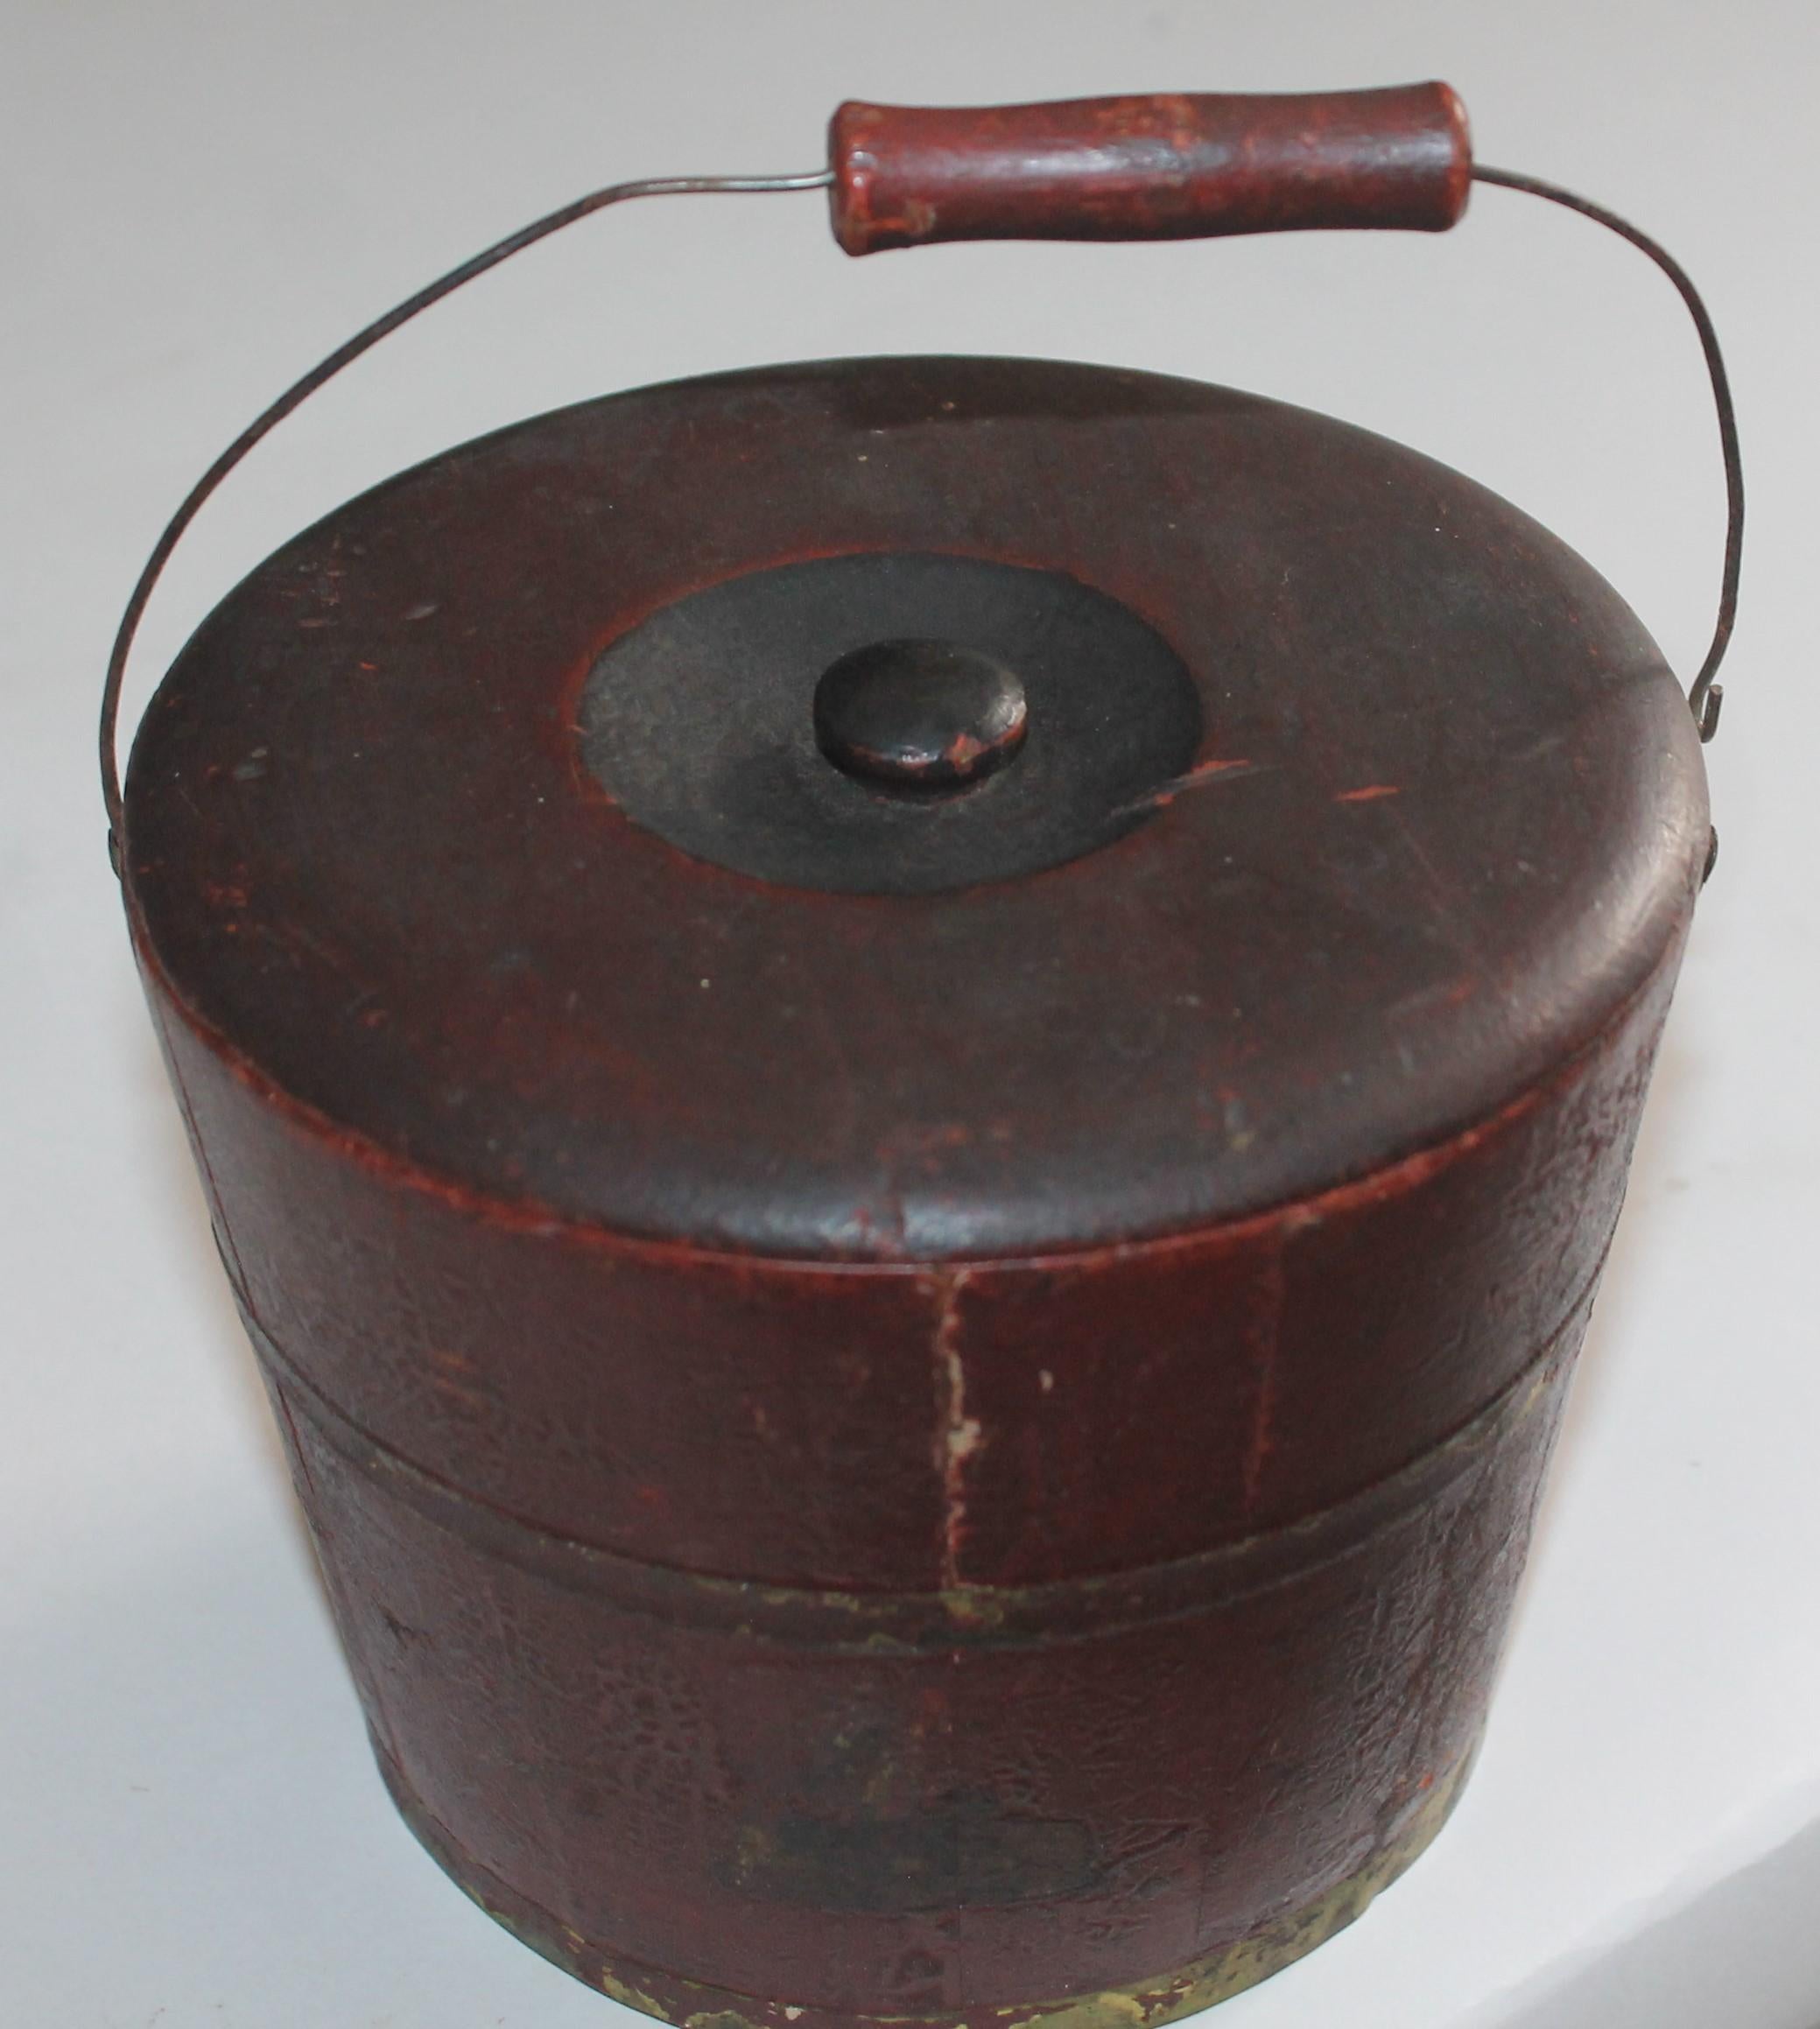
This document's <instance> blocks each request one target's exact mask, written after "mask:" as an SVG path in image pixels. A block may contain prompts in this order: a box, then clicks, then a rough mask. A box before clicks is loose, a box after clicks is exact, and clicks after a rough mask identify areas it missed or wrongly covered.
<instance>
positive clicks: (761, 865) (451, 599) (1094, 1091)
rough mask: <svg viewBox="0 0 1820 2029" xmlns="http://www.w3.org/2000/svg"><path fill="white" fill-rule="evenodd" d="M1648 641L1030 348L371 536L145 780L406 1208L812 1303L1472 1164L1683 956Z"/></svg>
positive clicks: (1460, 536)
mask: <svg viewBox="0 0 1820 2029" xmlns="http://www.w3.org/2000/svg"><path fill="white" fill-rule="evenodd" d="M1706 840H1707V829H1706V814H1705V791H1704V775H1703V770H1702V767H1701V762H1700V757H1699V748H1698V742H1697V736H1696V734H1695V730H1694V727H1693V724H1692V721H1691V720H1690V715H1689V713H1688V710H1687V706H1686V704H1685V702H1684V700H1683V697H1682V694H1681V692H1680V691H1679V689H1678V688H1677V686H1676V684H1675V682H1674V679H1673V678H1672V677H1671V676H1670V674H1669V670H1668V669H1667V667H1666V666H1665V664H1664V663H1663V660H1662V656H1661V654H1660V652H1659V651H1658V650H1657V649H1656V648H1655V644H1654V643H1653V642H1651V641H1650V639H1649V637H1648V635H1647V633H1646V632H1645V631H1644V629H1643V628H1642V627H1641V624H1640V623H1639V622H1638V621H1637V620H1636V619H1635V617H1634V615H1633V614H1631V613H1630V611H1629V610H1628V608H1627V607H1626V606H1625V605H1624V604H1623V602H1622V601H1621V600H1620V599H1619V598H1618V596H1617V594H1616V593H1613V591H1612V589H1611V588H1610V587H1609V586H1607V585H1606V583H1605V582H1604V580H1603V579H1601V578H1599V575H1598V574H1597V573H1596V572H1593V571H1592V568H1591V567H1590V566H1589V565H1586V564H1585V562H1584V561H1583V560H1582V559H1581V558H1578V557H1577V556H1576V555H1575V554H1574V553H1573V552H1572V551H1570V550H1568V549H1567V548H1566V547H1564V545H1563V544H1561V543H1559V542H1558V541H1556V539H1555V538H1554V537H1550V536H1549V534H1548V533H1547V532H1546V531H1544V530H1542V529H1541V528H1539V527H1538V526H1537V525H1536V524H1535V523H1533V522H1532V521H1530V520H1529V519H1528V517H1526V516H1523V515H1522V514H1521V513H1519V512H1518V511H1517V510H1516V509H1514V508H1512V507H1510V506H1509V505H1508V504H1507V503H1506V502H1503V501H1501V500H1500V499H1498V498H1497V497H1496V496H1494V495H1492V494H1489V493H1487V492H1486V491H1485V490H1484V489H1483V488H1479V487H1478V486H1475V485H1473V484H1472V483H1471V482H1470V481H1465V480H1464V479H1462V478H1461V477H1460V476H1459V475H1458V474H1455V473H1452V472H1451V471H1449V470H1447V469H1446V468H1444V467H1441V466H1439V465H1437V464H1435V463H1433V462H1432V461H1430V460H1427V459H1424V458H1422V457H1420V456H1418V455H1416V454H1415V453H1411V452H1409V451H1407V450H1404V449H1402V448H1401V447H1399V446H1395V445H1392V444H1390V443H1388V442H1386V441H1385V440H1383V439H1380V438H1377V437H1374V436H1371V435H1369V434H1367V433H1366V432H1361V431H1359V430H1355V429H1352V428H1350V427H1348V426H1346V425H1341V424H1339V423H1335V422H1333V421H1331V420H1329V419H1326V418H1321V417H1318V416H1315V415H1312V414H1310V413H1308V412H1306V411H1301V410H1297V409H1293V408H1289V407H1286V406H1283V405H1281V404H1275V403H1270V402H1266V401H1262V400H1259V399H1256V398H1254V397H1248V396H1244V395H1240V394H1235V393H1233V392H1231V391H1229V390H1224V389H1219V388H1215V387H1210V386H1205V385H1202V384H1199V383H1192V382H1186V381H1180V380H1172V379H1166V378H1162V377H1159V376H1150V375H1143V374H1137V373H1128V372H1114V371H1111V370H1107V369H1097V368H1090V367H1082V366H1074V365H1064V364H1055V363H1042V362H1027V361H1010V360H974V359H904V360H863V361H848V362H830V363H823V364H815V365H807V366H798V367H790V368H772V369H760V370H756V371H752V372H748V373H741V374H734V375H727V376H717V377H714V378H711V379H706V380H699V381H693V382H687V383H672V384H669V385H664V386H660V387H657V388H651V389H646V390H640V391H637V392H635V393H632V394H627V395H620V396H615V397H609V398H607V399H604V400H601V401H598V402H593V403H589V404H584V405H583V406H580V407H579V408H574V409H570V410H566V411H559V412H558V413H556V414H553V415H550V416H545V417H542V418H538V419H536V420H533V421H531V422H529V423H525V424H522V425H517V426H516V427H514V428H512V429H509V430H506V431H503V432H500V433H498V434H496V435H495V436H492V437H489V438H486V439H481V441H479V442H477V443H474V444H471V445H467V446H463V447H461V448H460V449H458V450H455V451H453V452H450V453H446V454H445V455H444V456H442V457H439V458H438V459H435V460H432V461H431V462H430V463H428V464H426V465H424V466H421V467H418V468H417V469H416V470H414V471H411V472H409V473H406V474H403V475H401V476H400V477H398V478H396V479H394V480H392V481H389V482H387V483H386V484H385V485H383V486H381V487H379V488H376V489H375V490H374V491H373V492H371V493H369V494H367V495H363V496H362V498H361V499H359V500H356V501H355V502H352V503H350V504H349V505H348V506H347V507H344V508H342V509H339V510H338V511H337V512H335V513H334V514H333V515H331V516H328V517H327V519H326V520H324V521H322V522H320V523H318V524H317V525H316V526H315V527H314V528H313V529H311V530H308V531H307V532H306V533H305V534H304V535H302V536H300V537H298V538H297V539H296V540H295V541H293V542H292V543H291V544H287V545H286V546H285V548H284V549H283V550H281V551H279V552H278V554H277V555H276V556H274V557H273V558H271V559H270V560H269V561H268V562H266V563H265V564H264V565H261V566H260V567H259V568H258V569H257V570H256V571H255V572H253V573H252V574H251V575H250V576H249V578H248V579H246V580H245V581H244V582H243V583H242V585H241V586H239V588H238V589H237V590H236V591H235V592H234V593H232V594H231V595H230V596H229V598H228V599H227V600H225V601H224V602H223V603H222V605H221V607H218V608H217V609H216V611H215V612H214V614H212V615H211V616H210V617H209V619H208V620H207V621H206V622H205V623H204V625H203V626H202V628H200V630H199V631H198V633H197V635H195V637H194V638H193V640H192V642H190V644H189V645H188V647H187V648H186V649H185V651H184V653H183V654H182V656H180V657H179V660H178V662H177V663H176V664H175V665H174V667H173V668H172V671H171V673H170V674H169V676H168V677H167V678H165V682H164V684H163V685H162V686H161V688H160V690H159V692H158V696H157V698H156V699H155V700H154V702H153V705H152V706H151V710H150V712H149V713H148V714H147V717H146V719H145V721H144V726H143V727H142V729H141V731H140V734H139V736H138V738H137V741H136V743H135V747H134V750H133V755H132V762H131V767H130V772H129V777H128V783H127V791H126V830H125V856H124V857H125V878H126V883H127V891H128V897H129V905H130V909H131V911H132V914H133V918H134V923H135V926H136V930H137V934H138V937H139V942H140V947H141V951H142V954H143V956H144V960H145V962H146V963H147V964H148V965H150V966H151V967H152V968H153V969H154V971H155V972H156V973H157V974H158V976H159V977H160V978H161V979H162V981H163V982H164V984H165V986H166V987H167V988H168V990H169V992H170V993H171V994H172V996H173V998H174V999H175V1000H176V1001H177V1002H178V1004H179V1007H181V1008H182V1009H184V1010H185V1012H186V1014H187V1015H188V1016H189V1017H190V1018H191V1019H192V1020H193V1021H194V1022H196V1023H197V1024H198V1025H199V1026H200V1028H201V1029H204V1030H205V1031H206V1032H207V1033H208V1034H210V1035H211V1036H212V1037H213V1038H214V1040H215V1042H216V1043H217V1046H218V1047H220V1048H221V1049H222V1050H225V1051H228V1052H229V1053H230V1054H232V1055H233V1056H234V1057H235V1059H236V1060H237V1061H238V1062H240V1063H241V1064H242V1065H243V1066H244V1068H245V1069H246V1070H247V1071H248V1073H249V1075H250V1076H252V1077H254V1078H256V1079H257V1080H260V1081H263V1082H264V1084H266V1085H268V1086H269V1087H270V1089H271V1090H272V1091H273V1092H275V1093H277V1094H279V1095H282V1097H283V1098H284V1099H285V1101H286V1102H287V1103H289V1104H291V1105H292V1106H294V1107H295V1108H297V1109H299V1111H300V1112H301V1113H303V1114H305V1115H307V1116H309V1117H312V1118H314V1119H315V1120H319V1121H320V1122H323V1123H327V1124H329V1125H331V1126H332V1127H333V1128H334V1131H335V1132H336V1133H337V1134H341V1135H342V1136H352V1137H354V1138H355V1141H356V1142H357V1143H358V1144H360V1145H363V1146H365V1147H366V1148H368V1149H369V1151H370V1152H371V1153H372V1155H373V1156H374V1158H375V1159H376V1160H381V1161H385V1162H392V1163H396V1164H401V1165H404V1166H407V1167H408V1168H410V1169H413V1170H416V1171H418V1172H421V1173H422V1174H423V1175H425V1176H427V1177H428V1178H430V1179H432V1180H436V1181H439V1182H442V1183H453V1184H456V1185H458V1186H460V1187H461V1188H463V1189H465V1190H470V1191H473V1192H476V1193H479V1194H481V1195H482V1196H485V1197H492V1198H499V1199H506V1200H509V1201H511V1202H513V1203H514V1204H520V1205H523V1206H527V1207H530V1208H534V1209H538V1210H541V1211H547V1212H548V1213H549V1214H550V1215H552V1217H556V1218H568V1219H574V1220H579V1221H583V1222H588V1223H593V1224H597V1225H605V1226H608V1227H610V1228H613V1229H615V1230H619V1231H622V1232H631V1233H638V1234H643V1235H648V1236H657V1237H663V1238H667V1239H677V1240H684V1241H687V1242H691V1243H693V1244H696V1245H700V1246H716V1247H727V1248H734V1249H754V1250H759V1251H763V1252H769V1253H784V1254H792V1255H802V1256H805V1257H829V1256H833V1257H840V1256H852V1257H860V1258H866V1257H871V1258H881V1259H891V1258H897V1257H910V1258H923V1259H928V1258H941V1257H955V1256H965V1257H973V1258H978V1257H987V1256H992V1255H994V1254H1006V1253H1018V1254H1024V1253H1041V1252H1047V1251H1051V1250H1065V1249H1068V1248H1072V1247H1079V1246H1092V1245H1098V1244H1102V1243H1105V1242H1107V1241H1114V1240H1121V1239H1132V1238H1137V1237H1142V1236H1146V1235H1150V1234H1156V1233H1162V1232H1172V1231H1181V1230H1187V1229H1191V1228H1195V1227H1199V1226H1204V1225H1209V1224H1212V1223H1216V1222H1219V1221H1221V1220H1224V1219H1226V1218H1231V1217H1233V1216H1236V1215H1240V1214H1243V1213H1247V1212H1250V1211H1257V1210H1260V1209H1262V1208H1265V1207H1267V1206H1268V1205H1271V1204H1279V1203H1282V1202H1286V1201H1289V1200H1292V1199H1295V1198H1297V1197H1304V1196H1305V1195H1308V1194H1309V1193H1311V1192H1312V1191H1314V1190H1320V1189H1323V1188H1325V1187H1327V1186H1330V1185H1332V1184H1333V1183H1338V1182H1341V1181H1344V1180H1345V1179H1346V1178H1349V1177H1353V1176H1360V1175H1362V1174H1365V1173H1367V1172H1368V1171H1370V1170H1372V1169H1375V1168H1377V1167H1379V1166H1381V1165H1382V1164H1383V1163H1385V1162H1389V1161H1393V1160H1395V1159H1397V1158H1399V1157H1401V1156H1403V1155H1408V1154H1409V1153H1412V1152H1413V1151H1415V1150H1416V1149H1418V1148H1423V1147H1425V1146H1428V1145H1430V1144H1431V1143H1433V1142H1435V1141H1438V1140H1440V1139H1443V1138H1444V1137H1445V1136H1447V1135H1449V1134H1452V1133H1454V1132H1456V1131H1457V1130H1458V1129H1459V1128H1460V1127H1463V1126H1465V1125H1467V1124H1469V1123H1471V1122H1472V1121H1473V1120H1479V1119H1481V1118H1483V1117H1484V1116H1485V1115H1486V1114H1487V1113H1490V1112H1492V1111H1493V1110H1495V1109H1496V1108H1497V1107H1498V1106H1500V1105H1502V1104H1504V1103H1505V1102H1507V1100H1509V1099H1512V1098H1514V1096H1516V1095H1517V1094H1518V1093H1519V1092H1521V1091H1522V1090H1523V1089H1524V1088H1525V1087H1526V1086H1527V1085H1528V1084H1530V1083H1531V1082H1533V1081H1534V1080H1535V1078H1537V1077H1538V1076H1540V1075H1542V1074H1543V1073H1544V1072H1545V1071H1547V1070H1548V1069H1549V1067H1550V1066H1551V1065H1554V1064H1558V1063H1559V1062H1560V1061H1562V1060H1563V1059H1564V1058H1565V1057H1567V1056H1569V1055H1570V1054H1571V1053H1572V1052H1573V1051H1574V1050H1577V1049H1578V1048H1579V1047H1581V1046H1582V1045H1584V1044H1585V1043H1588V1042H1589V1041H1590V1040H1592V1038H1593V1037H1594V1036H1596V1035H1597V1034H1598V1033H1599V1031H1600V1029H1602V1028H1603V1027H1604V1026H1605V1025H1606V1023H1608V1022H1610V1021H1611V1020H1612V1019H1613V1015H1614V1014H1616V1013H1617V1012H1618V1010H1619V1009H1620V1007H1622V1006H1623V1005H1624V1004H1625V1002H1626V1001H1627V1000H1628V999H1629V998H1630V996H1632V995H1633V994H1634V993H1635V991H1636V990H1637V989H1638V987H1639V986H1641V983H1642V982H1643V981H1644V980H1645V979H1647V977H1648V974H1649V973H1650V972H1652V971H1653V969H1654V968H1655V965H1656V964H1657V962H1658V961H1659V959H1660V958H1661V957H1662V952H1663V951H1664V949H1665V948H1666V946H1667V945H1668V944H1669V943H1670V942H1671V941H1672V940H1673V938H1674V937H1676V935H1677V934H1678V931H1679V930H1680V928H1681V926H1682V924H1683V923H1684V921H1685V917H1686V914H1687V910H1688V907H1689V903H1690V897H1691V895H1692V894H1693V892H1694V890H1695V888H1696V886H1697V881H1698V877H1699V873H1700V867H1701V864H1702V860H1703V856H1704V850H1705V846H1706Z"/></svg>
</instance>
